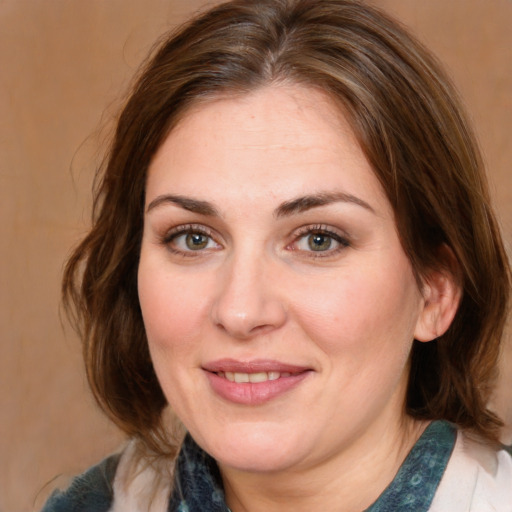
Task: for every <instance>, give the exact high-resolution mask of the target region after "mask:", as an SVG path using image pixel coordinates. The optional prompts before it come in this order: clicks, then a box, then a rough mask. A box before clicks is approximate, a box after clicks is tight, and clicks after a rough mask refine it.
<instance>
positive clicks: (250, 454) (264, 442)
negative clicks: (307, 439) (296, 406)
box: [198, 424, 303, 472]
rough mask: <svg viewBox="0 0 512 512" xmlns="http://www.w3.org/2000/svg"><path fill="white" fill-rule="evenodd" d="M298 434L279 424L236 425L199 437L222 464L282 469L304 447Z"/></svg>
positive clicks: (244, 468)
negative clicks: (224, 430)
mask: <svg viewBox="0 0 512 512" xmlns="http://www.w3.org/2000/svg"><path fill="white" fill-rule="evenodd" d="M301 437H303V436H298V435H297V434H294V435H292V436H291V435H290V431H289V429H286V428H284V427H283V426H279V425H277V426H276V425H272V426H269V425H252V426H249V425H247V424H243V425H237V426H236V427H235V428H230V429H227V431H226V432H224V433H222V434H217V435H210V436H207V437H206V438H202V439H200V440H198V443H199V444H200V445H201V446H202V447H203V449H205V450H206V451H207V452H208V453H209V454H210V455H211V456H212V457H213V458H214V459H215V460H216V461H217V462H218V463H219V465H220V466H226V467H231V468H233V469H237V470H239V471H250V472H273V471H281V470H284V469H286V468H289V467H290V466H293V465H294V463H295V462H296V461H297V460H298V459H299V457H300V455H299V453H298V452H299V449H300V448H303V443H300V442H299V441H300V438H301Z"/></svg>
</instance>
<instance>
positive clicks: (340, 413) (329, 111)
mask: <svg viewBox="0 0 512 512" xmlns="http://www.w3.org/2000/svg"><path fill="white" fill-rule="evenodd" d="M138 284H139V297H140V304H141V307H142V313H143V317H144V323H145V327H146V331H147V337H148V342H149V349H150V352H151V357H152V360H153V363H154V367H155V370H156V374H157V376H158V379H159V381H160V384H161V386H162V389H163V391H164V393H165V395H166V397H167V399H168V401H169V403H170V404H171V406H172V408H173V409H174V410H175V412H176V413H177V415H178V416H179V418H180V419H181V420H182V421H183V423H184V424H185V426H186V428H187V429H188V430H189V432H190V433H191V434H192V436H193V437H194V439H195V440H196V441H197V442H198V443H199V444H200V445H201V446H202V447H203V448H204V449H205V450H206V451H207V452H209V453H210V454H211V455H212V456H213V457H215V458H216V459H217V461H218V462H219V464H220V465H221V468H222V467H226V468H227V467H230V468H237V469H242V470H249V471H258V472H261V471H276V470H285V469H290V468H301V467H308V466H310V465H314V464H318V463H320V462H322V461H326V460H329V459H330V458H332V457H336V456H339V455H342V454H344V453H349V452H350V450H352V449H353V448H355V447H356V446H358V445H360V444H361V443H368V442H373V443H377V442H378V440H379V439H380V436H382V433H383V432H394V431H397V433H398V430H399V429H400V428H401V426H402V425H403V420H404V412H403V410H404V400H405V391H406V386H407V378H408V358H409V353H410V350H411V345H412V341H413V338H414V336H415V330H416V327H417V325H418V322H419V321H420V319H421V316H422V314H424V309H423V308H424V301H423V299H422V295H421V293H420V291H419V289H418V286H417V284H416V280H415V277H414V275H413V272H412V269H411V266H410V263H409V261H408V259H407V257H406V256H405V254H404V252H403V250H402V247H401V245H400V242H399V239H398V236H397V232H396V226H395V221H394V218H393V211H392V208H391V206H390V204H389V202H388V200H387V198H386V197H385V194H384V192H383V190H382V188H381V186H380V184H379V182H378V181H377V179H376V177H375V176H374V174H373V172H372V170H371V168H370V166H369V164H368V162H367V161H366V159H365V157H364V155H363V153H362V151H361V149H360V148H359V146H358V144H357V142H356V140H355V137H354V135H353V133H352V131H351V129H350V127H349V125H348V123H347V121H346V120H345V119H344V118H343V117H342V116H341V114H340V113H339V109H337V108H335V107H334V105H333V104H332V103H331V102H330V101H329V100H328V99H327V98H326V97H325V96H324V95H323V94H322V93H320V92H318V91H315V90H311V89H307V88H303V87H300V86H291V85H288V86H283V85H281V86H271V87H267V88H262V89H259V90H257V91H256V92H253V93H251V94H249V95H246V96H242V97H237V98H232V99H221V100H218V101H213V102H211V103H208V104H206V105H201V106H199V107H197V108H196V109H195V110H192V111H191V112H189V113H188V114H187V115H186V116H185V117H184V119H183V120H182V121H181V123H180V124H179V125H178V126H177V127H176V128H175V129H174V130H173V131H172V133H171V134H170V135H169V136H168V138H167V139H166V140H165V142H164V143H163V145H162V146H161V148H160V150H159V151H158V153H157V154H156V156H155V158H154V159H153V161H152V163H151V166H150V169H149V174H148V180H147V196H146V213H145V224H144V235H143V241H142V249H141V257H140V265H139V275H138Z"/></svg>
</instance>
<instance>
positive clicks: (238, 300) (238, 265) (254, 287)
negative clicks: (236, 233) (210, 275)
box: [211, 257, 287, 339]
mask: <svg viewBox="0 0 512 512" xmlns="http://www.w3.org/2000/svg"><path fill="white" fill-rule="evenodd" d="M271 267H272V263H271V262H268V261H265V260H264V258H250V259H249V258H242V257H240V258H238V259H237V260H235V261H232V262H231V264H228V263H226V265H225V267H224V268H223V269H222V270H221V271H220V272H219V275H218V283H219V286H218V293H217V296H216V297H215V300H214V301H213V304H212V308H211V316H212V321H213V322H214V324H215V325H216V326H217V327H218V328H219V329H222V330H223V331H225V332H227V333H228V334H229V335H230V336H232V337H233V338H236V339H249V338H252V337H254V336H256V335H258V334H263V333H268V332H271V331H273V330H275V329H279V327H281V326H282V325H283V324H284V323H285V322H286V316H287V314H286V308H285V305H284V303H283V300H282V299H281V298H280V297H279V294H278V288H279V282H278V280H277V276H276V275H275V272H273V271H272V268H271Z"/></svg>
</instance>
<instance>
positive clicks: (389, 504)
mask: <svg viewBox="0 0 512 512" xmlns="http://www.w3.org/2000/svg"><path fill="white" fill-rule="evenodd" d="M455 438H456V431H455V428H454V427H452V426H451V425H450V424H449V423H447V422H444V421H434V422H432V423H431V424H430V425H429V426H428V427H427V428H426V429H425V432H423V435H422V436H421V437H420V438H419V439H418V441H417V442H416V444H415V445H414V447H413V448H412V450H411V451H410V453H409V455H408V456H407V458H406V459H405V461H404V463H403V464H402V466H401V467H400V469H399V471H398V473H397V475H396V477H395V478H394V479H393V481H392V482H391V483H390V484H389V486H388V487H387V488H386V489H385V490H384V492H383V493H382V494H381V495H380V496H379V498H378V499H377V501H376V502H375V503H374V504H373V505H371V506H370V507H369V508H368V509H367V510H366V512H426V511H428V509H429V507H430V504H431V503H432V500H433V498H434V494H435V492H436V489H437V487H438V485H439V482H440V481H441V478H442V476H443V473H444V471H445V469H446V465H447V464H448V460H449V458H450V455H451V453H452V450H453V447H454V445H455ZM174 484H175V487H174V493H173V495H172V498H171V502H170V504H169V509H168V511H169V512H176V511H178V512H229V509H228V507H227V505H226V503H225V501H224V490H223V487H222V480H221V476H220V473H219V470H218V467H217V464H216V463H215V461H214V460H213V459H212V458H211V457H210V456H209V455H207V454H206V453H205V452H204V451H203V450H202V449H201V448H199V446H197V444H196V443H195V442H194V440H193V439H192V438H191V437H190V436H187V438H186V439H185V442H184V444H183V448H182V450H181V452H180V455H179V458H178V463H177V468H176V478H175V482H174Z"/></svg>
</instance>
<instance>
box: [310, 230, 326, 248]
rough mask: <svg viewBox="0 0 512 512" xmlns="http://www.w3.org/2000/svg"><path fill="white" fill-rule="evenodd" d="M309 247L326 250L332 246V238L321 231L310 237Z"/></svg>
mask: <svg viewBox="0 0 512 512" xmlns="http://www.w3.org/2000/svg"><path fill="white" fill-rule="evenodd" d="M308 241H309V248H310V249H311V250H313V251H326V250H327V249H329V248H330V247H331V238H330V237H329V236H326V235H322V234H321V233H317V234H316V235H311V236H310V237H309V240H308Z"/></svg>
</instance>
